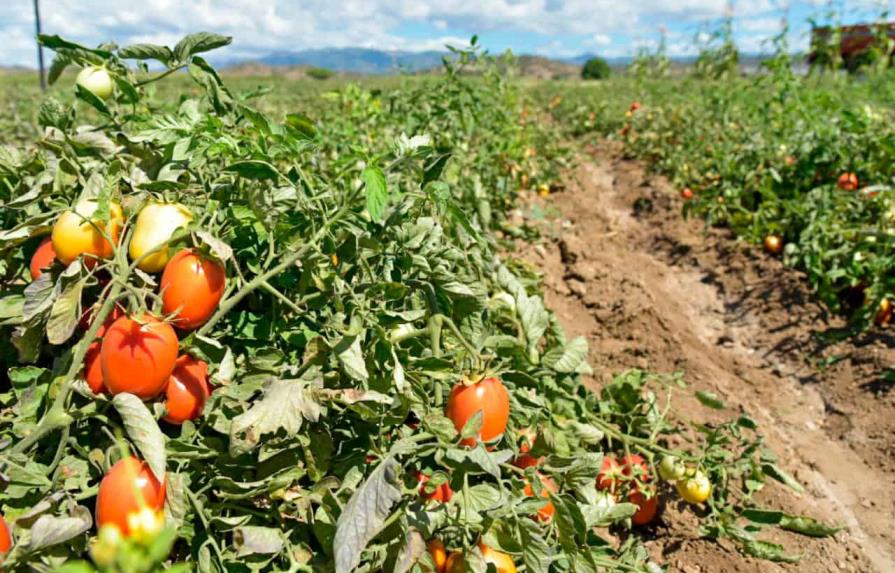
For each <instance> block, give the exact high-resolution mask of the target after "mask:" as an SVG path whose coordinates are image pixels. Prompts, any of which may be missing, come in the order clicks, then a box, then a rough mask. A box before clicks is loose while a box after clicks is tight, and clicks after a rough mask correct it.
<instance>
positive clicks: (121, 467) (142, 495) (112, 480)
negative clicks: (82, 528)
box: [96, 456, 165, 535]
mask: <svg viewBox="0 0 895 573" xmlns="http://www.w3.org/2000/svg"><path fill="white" fill-rule="evenodd" d="M164 505H165V483H164V482H162V483H159V481H158V480H157V479H156V477H155V475H154V474H153V473H152V470H150V469H149V465H148V464H147V463H146V462H144V461H141V460H139V459H137V458H135V457H133V456H130V457H127V458H123V459H121V460H119V461H118V462H117V463H116V464H115V465H113V466H112V467H111V468H109V471H108V472H107V473H106V475H105V476H104V477H103V479H102V481H101V482H100V484H99V492H98V493H97V496H96V525H97V528H101V527H102V526H104V525H107V524H111V525H114V526H115V527H117V528H118V529H119V530H120V531H121V532H122V533H123V534H124V535H129V534H130V533H131V527H130V523H131V522H133V520H132V519H128V518H129V517H130V516H131V515H136V514H139V513H140V512H142V511H144V510H146V509H149V510H151V511H156V512H158V511H162V509H163V508H164Z"/></svg>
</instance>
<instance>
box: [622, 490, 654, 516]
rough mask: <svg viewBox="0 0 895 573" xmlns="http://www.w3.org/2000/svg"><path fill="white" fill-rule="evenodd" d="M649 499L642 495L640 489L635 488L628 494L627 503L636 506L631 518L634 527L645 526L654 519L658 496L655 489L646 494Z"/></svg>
mask: <svg viewBox="0 0 895 573" xmlns="http://www.w3.org/2000/svg"><path fill="white" fill-rule="evenodd" d="M648 493H649V495H650V497H647V496H646V495H644V493H643V492H642V491H641V490H640V488H637V487H635V488H634V489H632V490H631V491H630V492H629V493H628V501H629V502H630V503H633V504H634V505H636V506H637V511H636V512H635V513H634V515H633V516H631V523H633V524H634V525H646V524H648V523H650V522H651V521H652V520H653V519H655V518H656V513H657V512H658V510H659V496H658V495H657V494H656V491H655V488H651V489H650V491H649V492H648Z"/></svg>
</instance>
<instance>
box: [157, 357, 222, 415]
mask: <svg viewBox="0 0 895 573" xmlns="http://www.w3.org/2000/svg"><path fill="white" fill-rule="evenodd" d="M210 395H211V389H210V388H209V387H208V364H206V363H205V362H203V361H202V360H196V359H195V358H193V357H192V356H189V355H188V354H184V355H183V356H181V357H180V358H178V359H177V362H176V363H175V365H174V372H172V373H171V377H170V378H169V379H168V385H167V386H166V387H165V410H167V412H168V413H167V415H165V421H166V422H170V423H172V424H182V423H184V422H185V421H186V420H195V419H196V418H198V417H199V415H200V414H202V409H203V408H204V407H205V402H206V401H207V400H208V397H209V396H210Z"/></svg>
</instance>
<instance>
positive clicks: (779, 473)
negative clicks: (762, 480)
mask: <svg viewBox="0 0 895 573" xmlns="http://www.w3.org/2000/svg"><path fill="white" fill-rule="evenodd" d="M761 469H762V471H764V473H766V474H767V475H769V476H771V477H772V478H774V479H775V480H777V481H779V482H780V483H782V484H784V485H785V486H787V487H788V488H790V489H791V490H793V491H795V492H796V493H804V491H805V488H804V487H802V484H800V483H799V482H798V480H796V478H794V477H792V476H791V475H789V474H788V473H786V472H785V471H783V469H781V468H780V467H779V466H778V465H777V464H772V463H764V464H762V465H761Z"/></svg>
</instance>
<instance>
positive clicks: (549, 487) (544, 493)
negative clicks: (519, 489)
mask: <svg viewBox="0 0 895 573" xmlns="http://www.w3.org/2000/svg"><path fill="white" fill-rule="evenodd" d="M538 478H540V480H541V485H543V486H544V487H543V488H542V489H541V497H543V498H544V499H549V497H550V493H556V492H557V491H559V488H558V487H557V486H556V482H555V481H553V479H552V478H550V477H549V476H545V475H541V474H538ZM523 491H524V493H525V495H527V496H528V497H531V496H533V495H534V488H533V487H532V486H531V484H530V483H528V482H526V483H525V489H524V490H523ZM548 492H549V493H548ZM554 513H556V508H555V507H554V506H553V502H552V501H548V502H547V503H546V504H545V505H544V506H543V507H542V508H541V509H539V510H538V521H550V520H551V519H552V518H553V514H554Z"/></svg>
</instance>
